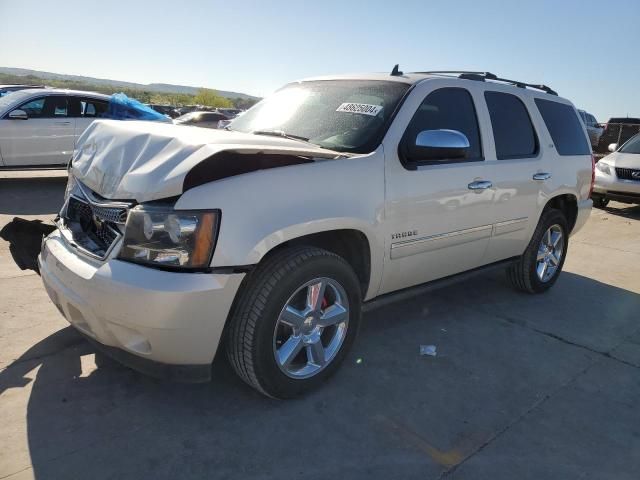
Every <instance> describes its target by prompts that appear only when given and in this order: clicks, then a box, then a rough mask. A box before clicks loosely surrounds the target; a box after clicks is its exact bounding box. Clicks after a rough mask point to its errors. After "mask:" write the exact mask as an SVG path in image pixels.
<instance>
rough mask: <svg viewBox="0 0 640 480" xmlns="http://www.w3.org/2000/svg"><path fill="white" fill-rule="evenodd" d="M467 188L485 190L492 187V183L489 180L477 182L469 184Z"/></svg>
mask: <svg viewBox="0 0 640 480" xmlns="http://www.w3.org/2000/svg"><path fill="white" fill-rule="evenodd" d="M467 187H469V190H486V189H487V188H491V187H493V183H491V182H490V181H489V180H477V181H475V182H471V183H470V184H469V185H467Z"/></svg>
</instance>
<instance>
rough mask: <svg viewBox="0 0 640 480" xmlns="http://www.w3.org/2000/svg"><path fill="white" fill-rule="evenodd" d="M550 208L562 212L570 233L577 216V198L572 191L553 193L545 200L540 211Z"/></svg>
mask: <svg viewBox="0 0 640 480" xmlns="http://www.w3.org/2000/svg"><path fill="white" fill-rule="evenodd" d="M551 208H554V209H556V210H560V211H561V212H562V213H563V214H564V216H565V218H566V219H567V224H568V226H569V233H570V232H571V231H572V230H573V227H575V225H576V220H577V218H578V198H577V197H576V196H575V195H574V194H573V193H561V194H559V195H555V196H553V197H551V198H550V199H549V200H547V203H546V204H545V206H544V208H543V209H542V213H543V212H544V211H546V210H549V209H551ZM542 213H541V216H542Z"/></svg>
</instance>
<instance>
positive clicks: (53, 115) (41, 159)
mask: <svg viewBox="0 0 640 480" xmlns="http://www.w3.org/2000/svg"><path fill="white" fill-rule="evenodd" d="M109 98H110V97H109V95H103V94H100V93H91V92H82V91H76V90H61V89H56V88H38V89H27V90H20V91H18V92H13V93H11V95H6V96H4V97H2V98H0V168H43V167H61V166H66V165H67V163H69V159H70V158H71V155H72V154H73V149H74V147H75V143H76V140H77V139H78V137H79V136H80V135H81V134H82V132H84V130H85V129H86V128H87V127H88V126H89V125H90V124H91V122H93V121H94V120H95V119H96V118H100V117H102V116H104V115H105V114H106V112H107V109H108V107H109Z"/></svg>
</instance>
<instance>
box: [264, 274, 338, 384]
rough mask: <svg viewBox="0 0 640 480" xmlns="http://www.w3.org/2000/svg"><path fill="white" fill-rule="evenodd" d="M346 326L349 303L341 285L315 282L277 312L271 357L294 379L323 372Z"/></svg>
mask: <svg viewBox="0 0 640 480" xmlns="http://www.w3.org/2000/svg"><path fill="white" fill-rule="evenodd" d="M348 325H349V300H348V298H347V293H346V292H345V290H344V288H343V287H342V285H340V284H339V283H338V282H337V281H336V280H334V279H331V278H325V277H322V278H315V279H313V280H311V281H309V282H307V283H305V284H304V285H302V286H301V287H300V288H299V289H298V290H296V291H295V293H294V294H293V295H291V297H289V300H287V303H286V304H285V306H284V308H283V309H282V311H281V312H280V315H279V317H278V321H277V322H276V328H275V332H274V334H273V353H274V355H275V358H276V363H277V364H278V366H279V367H280V370H282V372H283V373H284V374H285V375H287V376H289V377H291V378H295V379H303V378H309V377H312V376H314V375H315V374H317V373H318V372H320V371H321V370H323V369H324V368H325V367H326V366H327V365H328V364H329V363H331V361H332V360H333V359H334V358H335V356H336V354H337V353H338V351H339V350H340V347H341V346H342V343H343V342H344V339H345V337H346V336H347V327H348Z"/></svg>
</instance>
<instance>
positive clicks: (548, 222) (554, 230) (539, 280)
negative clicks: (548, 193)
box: [507, 209, 569, 293]
mask: <svg viewBox="0 0 640 480" xmlns="http://www.w3.org/2000/svg"><path fill="white" fill-rule="evenodd" d="M568 236H569V229H568V227H567V220H566V218H565V217H564V215H563V214H562V212H561V211H559V210H555V209H549V210H546V211H545V212H543V214H542V216H541V217H540V221H539V222H538V226H537V227H536V230H535V232H534V233H533V236H532V238H531V241H530V242H529V245H528V246H527V249H526V250H525V252H524V254H523V255H522V257H520V259H519V260H518V262H517V263H515V264H514V265H512V266H510V267H509V268H508V270H507V276H508V277H509V280H510V281H511V283H512V284H513V285H514V286H515V287H516V288H517V289H518V290H522V291H524V292H528V293H541V292H544V291H546V290H548V289H549V288H551V286H553V284H554V283H555V282H556V280H557V279H558V276H559V275H560V272H561V271H562V266H563V265H564V260H565V257H566V254H567V247H568V245H569V242H568Z"/></svg>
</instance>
